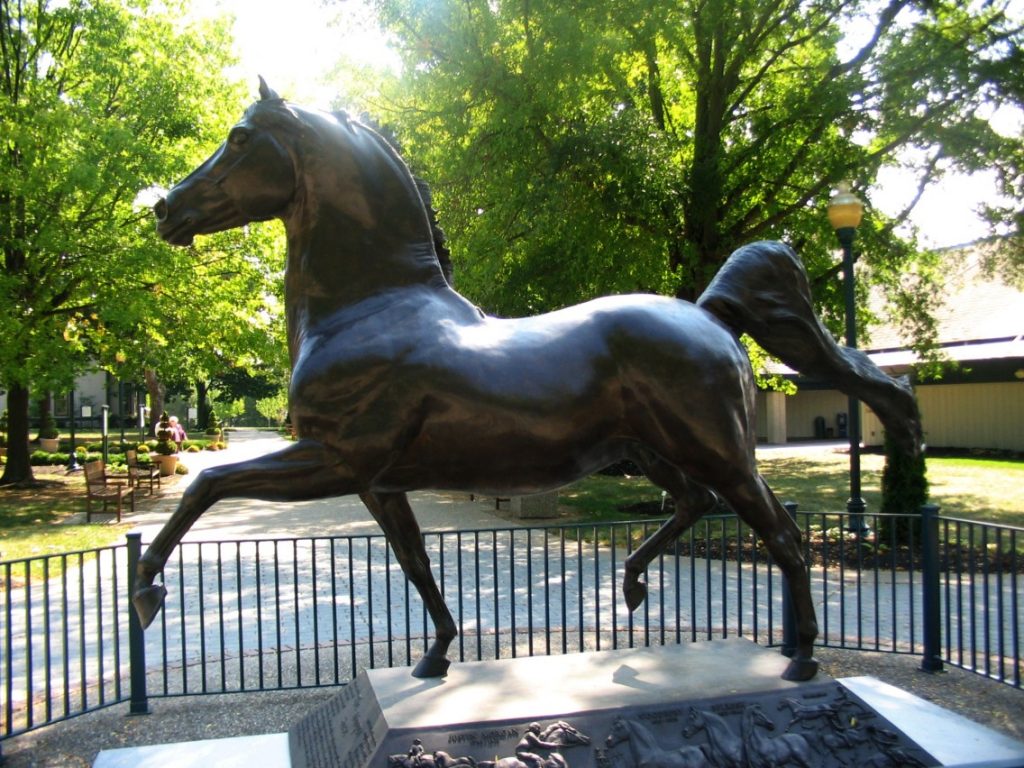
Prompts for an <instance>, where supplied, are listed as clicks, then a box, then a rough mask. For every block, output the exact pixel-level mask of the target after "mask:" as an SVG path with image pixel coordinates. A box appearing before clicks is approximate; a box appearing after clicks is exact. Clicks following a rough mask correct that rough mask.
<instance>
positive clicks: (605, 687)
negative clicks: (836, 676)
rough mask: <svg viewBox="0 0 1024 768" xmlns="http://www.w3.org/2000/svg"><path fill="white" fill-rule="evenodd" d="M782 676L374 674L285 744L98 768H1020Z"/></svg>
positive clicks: (1001, 746)
mask: <svg viewBox="0 0 1024 768" xmlns="http://www.w3.org/2000/svg"><path fill="white" fill-rule="evenodd" d="M785 665H786V659H785V658H783V657H782V656H780V655H779V653H778V651H777V650H776V649H766V648H761V647H759V646H757V645H754V644H753V643H750V642H747V641H745V640H739V639H734V640H717V641H713V642H706V643H696V644H686V645H682V646H668V647H663V648H661V647H659V648H641V649H632V650H622V651H608V652H600V653H586V654H572V655H567V656H551V657H532V658H519V659H509V660H502V661H492V662H476V663H462V664H453V665H452V667H451V670H450V672H449V675H448V677H446V678H443V679H434V680H419V679H416V678H413V677H411V676H410V674H409V670H408V669H382V670H373V671H370V672H365V673H362V674H360V675H359V677H358V678H357V679H356V680H355V681H353V682H352V683H351V684H350V685H348V686H346V687H345V688H343V689H342V690H341V691H340V692H339V694H338V696H337V697H335V698H334V699H332V700H331V701H329V702H328V703H327V704H325V705H322V706H321V707H319V708H317V709H316V710H314V711H313V712H311V713H310V714H309V715H308V716H307V717H305V718H303V719H302V720H301V721H300V722H299V723H297V724H296V725H295V726H294V727H293V728H292V729H291V730H290V731H289V733H288V734H287V735H286V734H273V735H271V736H265V737H252V739H250V740H245V739H228V740H223V741H219V742H213V741H211V742H192V743H189V744H178V745H167V746H164V747H141V748H137V749H121V750H112V751H109V752H104V753H101V754H100V757H99V758H98V759H97V761H96V763H95V766H96V768H127V766H132V768H140V767H141V766H146V768H148V767H149V766H160V768H167V767H168V766H175V768H199V766H203V767H204V768H205V766H209V765H217V766H218V768H220V767H221V766H234V765H238V766H239V767H240V768H248V767H249V766H253V765H259V766H260V767H261V768H357V767H358V768H363V766H366V767H367V768H369V767H371V766H372V767H374V768H384V767H385V766H387V768H427V767H428V766H429V767H430V768H438V766H468V765H471V764H475V765H476V766H477V768H536V766H537V765H540V766H542V767H543V768H613V767H614V768H633V767H634V766H641V765H651V766H666V768H667V767H668V766H686V765H695V766H713V765H725V764H729V765H755V764H777V765H801V764H803V763H801V760H803V759H804V757H805V755H811V757H809V758H808V760H809V764H811V765H844V764H845V765H873V764H878V765H882V764H887V765H890V764H891V765H904V766H918V765H946V766H968V765H970V766H973V765H987V766H1019V765H1024V745H1021V744H1019V743H1018V742H1016V741H1014V740H1012V739H1008V738H1006V737H1004V736H1001V735H1000V734H998V733H995V732H994V731H991V730H990V729H987V728H984V727H982V726H979V725H976V724H974V723H971V722H970V721H968V720H966V719H964V718H962V717H960V716H958V715H955V714H952V713H950V712H948V711H946V710H944V709H942V708H940V707H937V706H935V705H932V704H929V703H927V702H924V701H922V700H921V699H918V698H916V697H915V696H912V695H910V694H907V693H906V692H904V691H901V690H899V689H897V688H894V687H893V686H889V685H886V684H884V683H880V682H879V681H877V680H874V679H873V678H851V679H849V680H848V681H847V680H840V681H835V680H831V679H830V678H828V677H826V676H823V675H821V676H819V678H817V679H815V680H814V681H811V682H809V683H790V682H786V681H784V680H782V679H781V678H780V675H781V674H782V671H783V669H784V668H785ZM249 741H251V742H252V743H251V744H249V743H248V742H249ZM257 742H258V743H257ZM218 749H220V750H221V751H219V752H218V751H217V750H218ZM754 749H758V750H762V752H761V753H759V754H760V756H761V757H762V758H763V760H762V761H761V762H760V763H759V762H751V761H750V758H749V755H750V754H751V751H752V750H754ZM161 750H162V751H161ZM193 755H194V756H195V757H196V760H195V761H190V759H191V756H193ZM528 755H536V756H537V758H539V762H534V761H533V760H532V758H530V757H528ZM771 760H775V761H776V762H775V763H772V762H770V761H771ZM886 761H888V762H886Z"/></svg>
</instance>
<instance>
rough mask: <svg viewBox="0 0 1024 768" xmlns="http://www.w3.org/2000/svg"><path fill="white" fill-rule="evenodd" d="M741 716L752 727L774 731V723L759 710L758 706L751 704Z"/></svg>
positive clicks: (759, 706)
mask: <svg viewBox="0 0 1024 768" xmlns="http://www.w3.org/2000/svg"><path fill="white" fill-rule="evenodd" d="M743 716H744V718H746V719H747V720H748V722H749V723H750V724H751V725H752V726H761V727H762V728H767V729H768V730H769V731H774V730H775V723H773V722H772V719H771V718H770V717H768V715H766V714H765V713H764V711H763V710H762V709H761V705H760V704H751V705H750V706H748V707H747V708H746V709H745V710H744V711H743Z"/></svg>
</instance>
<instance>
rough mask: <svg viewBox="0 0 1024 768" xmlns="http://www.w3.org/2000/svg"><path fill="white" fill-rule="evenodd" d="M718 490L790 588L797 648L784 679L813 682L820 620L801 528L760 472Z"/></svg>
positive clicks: (738, 479) (731, 482)
mask: <svg viewBox="0 0 1024 768" xmlns="http://www.w3.org/2000/svg"><path fill="white" fill-rule="evenodd" d="M716 490H717V491H718V492H719V493H721V494H722V496H723V497H724V498H725V499H726V501H728V502H729V504H730V505H731V506H732V508H733V509H734V510H736V513H737V514H738V515H739V516H740V517H741V518H742V519H743V520H744V522H746V523H747V525H749V526H750V527H751V528H753V529H754V530H755V531H756V532H757V535H758V536H760V537H761V540H762V541H764V544H765V547H766V548H767V549H768V552H769V553H770V554H771V556H772V557H773V558H774V559H775V562H776V563H778V565H779V568H780V569H781V570H782V574H783V576H784V577H785V579H786V583H787V584H788V585H789V591H790V594H791V596H792V598H793V611H794V613H795V614H796V631H797V647H796V652H795V653H794V654H793V657H792V659H791V660H790V663H789V666H788V667H787V668H786V671H785V672H784V673H783V675H782V677H783V678H784V679H786V680H796V681H802V680H810V679H811V678H812V677H814V676H815V675H816V674H817V673H818V662H817V661H816V660H815V659H814V641H815V639H816V638H817V636H818V620H817V617H816V616H815V612H814V602H813V600H812V599H811V580H810V576H809V575H808V573H807V566H806V563H805V561H804V556H803V552H802V550H801V546H800V541H801V536H800V529H799V528H798V527H797V525H796V523H795V522H793V519H792V518H791V517H790V516H789V513H787V512H786V510H785V509H783V507H782V505H781V504H780V503H779V501H778V499H776V498H775V494H774V493H772V491H771V489H770V488H769V487H768V484H767V483H765V481H764V478H762V477H761V476H760V475H759V474H757V473H756V471H755V472H753V473H752V474H749V475H747V476H741V477H738V478H731V479H727V480H725V481H723V482H722V484H721V485H720V486H718V487H717V488H716Z"/></svg>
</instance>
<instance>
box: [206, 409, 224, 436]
mask: <svg viewBox="0 0 1024 768" xmlns="http://www.w3.org/2000/svg"><path fill="white" fill-rule="evenodd" d="M220 436H221V430H220V420H219V419H218V418H217V414H216V412H214V411H210V419H209V421H207V423H206V439H207V440H209V441H210V442H211V443H219V442H220Z"/></svg>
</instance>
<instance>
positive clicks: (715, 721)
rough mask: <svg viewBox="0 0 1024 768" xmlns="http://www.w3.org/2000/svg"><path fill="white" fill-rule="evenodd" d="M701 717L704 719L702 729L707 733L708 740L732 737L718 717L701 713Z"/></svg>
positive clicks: (710, 713) (708, 713)
mask: <svg viewBox="0 0 1024 768" xmlns="http://www.w3.org/2000/svg"><path fill="white" fill-rule="evenodd" d="M701 716H702V717H703V718H704V729H705V730H706V731H707V732H708V738H711V739H715V740H719V739H727V738H728V737H729V736H731V735H732V732H731V731H730V730H729V726H728V725H727V724H726V722H725V720H723V719H722V718H720V717H719V716H718V715H716V714H714V713H713V712H702V713H701Z"/></svg>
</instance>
